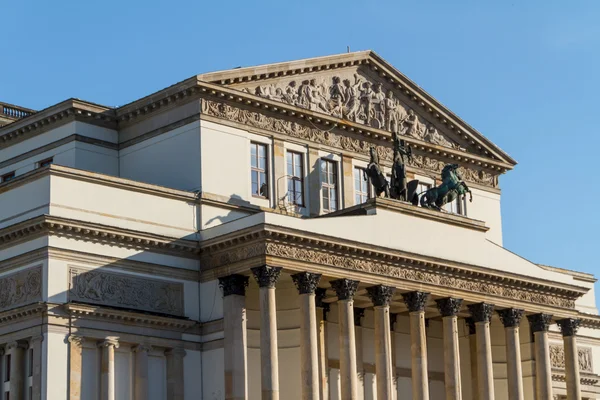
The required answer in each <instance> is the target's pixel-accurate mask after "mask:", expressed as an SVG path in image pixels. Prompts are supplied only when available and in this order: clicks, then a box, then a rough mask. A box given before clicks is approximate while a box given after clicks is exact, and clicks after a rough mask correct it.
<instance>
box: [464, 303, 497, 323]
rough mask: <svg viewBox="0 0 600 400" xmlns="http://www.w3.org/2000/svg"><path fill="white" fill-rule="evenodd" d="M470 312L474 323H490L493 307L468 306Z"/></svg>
mask: <svg viewBox="0 0 600 400" xmlns="http://www.w3.org/2000/svg"><path fill="white" fill-rule="evenodd" d="M467 307H468V308H469V311H470V312H471V317H472V318H473V321H474V322H476V323H477V322H491V320H492V313H493V312H494V305H493V304H489V303H477V304H469V305H468V306H467Z"/></svg>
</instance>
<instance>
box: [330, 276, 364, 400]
mask: <svg viewBox="0 0 600 400" xmlns="http://www.w3.org/2000/svg"><path fill="white" fill-rule="evenodd" d="M358 283H359V282H358V281H353V280H350V279H337V280H335V281H331V286H332V287H333V289H334V290H335V292H336V294H337V297H338V311H339V327H340V380H341V392H342V396H341V397H342V399H344V400H346V399H348V400H356V399H357V397H358V391H357V390H358V389H357V388H358V382H357V381H358V376H357V374H356V338H355V335H354V311H353V309H354V295H355V294H356V290H357V289H358Z"/></svg>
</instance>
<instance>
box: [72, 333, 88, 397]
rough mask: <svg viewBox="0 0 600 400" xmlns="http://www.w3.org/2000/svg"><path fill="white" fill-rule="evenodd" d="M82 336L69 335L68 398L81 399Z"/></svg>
mask: <svg viewBox="0 0 600 400" xmlns="http://www.w3.org/2000/svg"><path fill="white" fill-rule="evenodd" d="M83 340H84V339H83V337H81V336H77V335H69V337H68V341H69V364H70V369H69V400H80V399H81V367H82V351H83Z"/></svg>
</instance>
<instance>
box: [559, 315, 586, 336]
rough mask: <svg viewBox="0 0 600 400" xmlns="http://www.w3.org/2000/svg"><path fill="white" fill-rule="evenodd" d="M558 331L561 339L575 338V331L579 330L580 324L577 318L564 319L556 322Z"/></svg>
mask: <svg viewBox="0 0 600 400" xmlns="http://www.w3.org/2000/svg"><path fill="white" fill-rule="evenodd" d="M556 323H557V325H558V327H559V328H560V331H561V332H562V335H563V337H570V336H575V335H576V334H577V330H578V329H579V325H580V324H581V320H580V319H577V318H564V319H559V320H558V321H556Z"/></svg>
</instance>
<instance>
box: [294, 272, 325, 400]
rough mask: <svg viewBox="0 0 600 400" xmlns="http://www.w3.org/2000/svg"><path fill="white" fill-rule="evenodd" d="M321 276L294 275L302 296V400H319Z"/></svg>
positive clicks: (308, 274) (308, 273) (309, 274)
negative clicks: (317, 296) (318, 300)
mask: <svg viewBox="0 0 600 400" xmlns="http://www.w3.org/2000/svg"><path fill="white" fill-rule="evenodd" d="M320 279H321V274H313V273H310V272H303V273H300V274H295V275H292V280H293V281H294V283H295V284H296V287H297V288H298V292H299V294H300V318H301V319H300V363H301V378H302V399H303V400H319V397H320V395H319V349H318V348H319V344H318V339H317V313H316V303H315V291H316V290H317V285H318V284H319V280H320Z"/></svg>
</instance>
